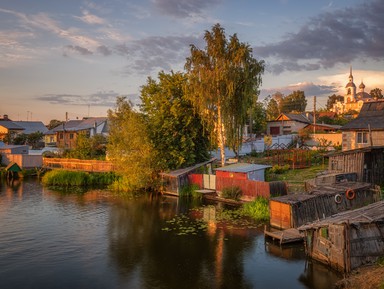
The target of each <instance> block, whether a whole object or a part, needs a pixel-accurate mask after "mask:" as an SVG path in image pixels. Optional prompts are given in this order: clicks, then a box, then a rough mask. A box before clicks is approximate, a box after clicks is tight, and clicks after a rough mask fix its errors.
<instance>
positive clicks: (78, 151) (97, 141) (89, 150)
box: [65, 133, 107, 160]
mask: <svg viewBox="0 0 384 289" xmlns="http://www.w3.org/2000/svg"><path fill="white" fill-rule="evenodd" d="M106 144H107V139H106V137H105V136H103V135H100V134H96V135H94V136H92V137H89V136H88V135H87V134H86V133H80V134H78V135H77V138H76V147H75V148H74V149H72V150H69V151H67V152H66V153H65V156H66V157H70V158H76V159H84V160H90V159H105V153H106Z"/></svg>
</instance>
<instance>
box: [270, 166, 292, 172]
mask: <svg viewBox="0 0 384 289" xmlns="http://www.w3.org/2000/svg"><path fill="white" fill-rule="evenodd" d="M288 170H289V165H283V166H279V165H274V166H273V167H272V168H270V169H269V173H271V174H282V173H285V172H286V171H288Z"/></svg>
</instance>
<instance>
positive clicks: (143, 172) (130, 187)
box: [107, 97, 157, 191]
mask: <svg viewBox="0 0 384 289" xmlns="http://www.w3.org/2000/svg"><path fill="white" fill-rule="evenodd" d="M108 119H109V122H110V132H109V142H108V145H107V149H108V158H109V159H110V160H111V161H113V162H114V164H115V165H116V167H117V171H118V172H119V173H120V174H121V175H122V178H121V179H120V181H121V183H120V184H119V187H118V189H121V190H127V191H135V190H139V189H143V188H144V189H145V188H149V187H153V185H154V182H155V180H156V178H157V168H156V166H155V163H154V161H153V160H154V159H155V157H156V156H155V150H154V147H153V145H152V143H151V141H150V139H149V136H148V124H147V122H146V121H145V118H144V116H143V115H142V114H141V113H139V112H137V111H135V110H134V109H133V105H132V103H130V102H129V101H127V100H126V98H125V97H118V98H117V101H116V108H115V109H114V110H109V111H108Z"/></svg>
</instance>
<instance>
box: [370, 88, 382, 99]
mask: <svg viewBox="0 0 384 289" xmlns="http://www.w3.org/2000/svg"><path fill="white" fill-rule="evenodd" d="M369 94H370V95H371V96H372V97H373V98H375V99H382V98H383V93H382V90H381V89H380V88H378V87H376V88H374V89H372V90H371V92H370V93H369Z"/></svg>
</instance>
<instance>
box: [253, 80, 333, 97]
mask: <svg viewBox="0 0 384 289" xmlns="http://www.w3.org/2000/svg"><path fill="white" fill-rule="evenodd" d="M338 89H339V88H338V87H337V86H335V85H321V84H315V83H313V82H300V83H295V84H290V85H288V86H285V87H276V88H271V89H262V90H261V91H260V98H262V99H263V98H265V97H266V96H268V95H272V94H274V93H275V92H277V91H279V92H281V93H282V94H284V95H288V94H291V93H292V92H293V91H295V90H302V91H304V94H305V96H306V97H307V98H308V97H311V96H314V95H316V96H328V95H332V94H334V93H337V92H338Z"/></svg>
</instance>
